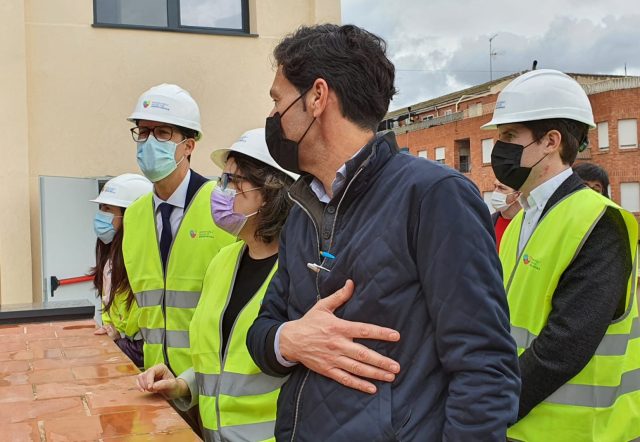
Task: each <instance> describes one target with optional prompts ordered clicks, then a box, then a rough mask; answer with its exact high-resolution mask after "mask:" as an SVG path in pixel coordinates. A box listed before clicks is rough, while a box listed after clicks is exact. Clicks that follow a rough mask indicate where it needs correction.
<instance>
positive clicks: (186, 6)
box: [93, 0, 249, 35]
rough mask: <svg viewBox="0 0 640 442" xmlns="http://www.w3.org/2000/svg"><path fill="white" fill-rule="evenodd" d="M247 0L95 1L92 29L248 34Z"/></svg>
mask: <svg viewBox="0 0 640 442" xmlns="http://www.w3.org/2000/svg"><path fill="white" fill-rule="evenodd" d="M248 10H249V8H248V0H94V1H93V23H94V25H95V26H105V27H121V28H140V29H157V30H167V31H180V32H199V33H215V34H237V35H246V34H248V33H249V16H248Z"/></svg>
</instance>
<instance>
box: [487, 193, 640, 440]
mask: <svg viewBox="0 0 640 442" xmlns="http://www.w3.org/2000/svg"><path fill="white" fill-rule="evenodd" d="M608 208H614V209H616V210H619V212H620V214H621V215H622V218H623V220H624V223H625V225H626V227H627V233H628V244H629V248H630V251H631V256H632V272H631V275H629V280H628V281H627V291H626V294H625V295H626V308H625V312H624V314H623V315H622V316H621V317H620V318H618V319H616V320H615V321H613V322H612V323H611V324H610V325H609V327H608V328H607V331H606V334H605V336H604V337H603V339H602V341H601V342H600V344H599V346H598V348H597V350H596V351H595V353H594V355H593V356H592V358H591V360H590V361H589V362H588V363H587V365H586V366H585V367H584V368H583V369H582V371H580V373H578V374H577V375H576V376H575V377H574V378H573V379H571V380H570V381H569V382H567V383H566V384H564V385H563V386H561V387H560V388H558V390H556V391H555V392H554V393H553V394H551V395H550V396H549V397H547V398H546V399H545V400H544V401H543V402H541V403H540V404H538V406H536V407H534V408H533V410H531V412H530V413H529V414H528V415H527V416H525V417H524V418H523V419H521V420H520V421H519V422H517V423H516V424H515V425H513V426H512V427H511V428H509V430H508V432H507V434H508V436H509V438H513V439H515V440H526V441H532V442H535V441H547V440H553V441H560V442H563V441H572V442H573V441H582V440H585V441H587V440H588V441H591V440H598V441H618V440H632V439H635V438H638V437H640V322H639V319H638V306H637V299H636V290H637V287H636V278H637V274H636V266H637V261H636V256H637V241H638V224H637V222H636V220H635V218H634V217H633V215H631V214H630V213H628V212H626V211H624V210H623V209H621V208H620V207H618V206H617V205H615V204H614V203H613V202H611V201H610V200H608V199H606V198H604V197H602V196H601V195H599V194H598V193H596V192H593V191H592V190H590V189H583V190H578V191H576V192H574V193H572V194H570V195H568V196H567V197H565V198H564V199H563V200H561V201H560V202H558V203H557V204H556V205H554V206H553V207H552V208H551V209H549V210H548V211H547V213H546V214H545V215H544V217H543V218H542V219H541V220H540V221H539V222H538V225H537V226H536V228H535V230H534V232H533V234H532V235H531V238H530V239H529V241H528V242H527V244H526V245H525V247H524V249H523V250H522V251H521V253H518V242H519V238H520V231H521V227H522V222H523V212H520V213H519V214H518V215H517V216H516V217H515V218H514V219H513V220H512V222H511V223H510V224H509V227H507V230H506V232H505V234H504V236H503V238H502V241H501V244H500V260H501V262H502V266H503V269H504V277H505V288H506V291H507V299H508V302H509V308H510V313H511V335H512V337H513V338H514V340H515V341H516V344H517V346H518V353H519V354H521V353H522V352H523V351H525V350H526V349H527V348H529V347H530V346H531V345H532V343H533V342H534V341H535V339H536V338H537V336H538V335H540V333H541V332H542V330H543V329H544V327H545V326H546V325H547V318H548V316H549V313H550V312H551V309H552V302H553V295H554V293H555V290H556V288H557V286H558V282H559V281H560V278H561V277H562V275H563V273H564V271H565V270H566V269H567V267H568V266H569V265H571V263H572V262H573V260H574V259H575V257H576V256H577V255H578V253H579V252H580V250H581V248H582V246H583V245H584V243H585V241H586V240H587V238H588V237H589V235H590V233H591V231H592V230H593V228H594V227H595V225H596V224H597V223H598V222H599V220H600V219H601V217H602V216H603V215H604V214H605V212H606V210H607V209H608ZM593 277H594V278H597V277H598V275H597V274H594V275H593ZM603 295H606V294H603Z"/></svg>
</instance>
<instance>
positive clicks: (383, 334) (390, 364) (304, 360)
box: [279, 280, 400, 394]
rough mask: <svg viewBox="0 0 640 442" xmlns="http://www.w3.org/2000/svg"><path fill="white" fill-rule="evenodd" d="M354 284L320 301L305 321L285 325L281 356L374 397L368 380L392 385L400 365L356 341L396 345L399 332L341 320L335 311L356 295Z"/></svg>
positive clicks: (281, 335) (373, 391)
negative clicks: (370, 340)
mask: <svg viewBox="0 0 640 442" xmlns="http://www.w3.org/2000/svg"><path fill="white" fill-rule="evenodd" d="M353 290H354V284H353V281H351V280H347V282H346V283H345V285H344V287H342V288H341V289H340V290H338V291H336V292H335V293H333V294H332V295H330V296H327V297H326V298H323V299H321V300H320V301H318V302H317V303H316V305H314V306H313V308H311V310H309V311H308V312H307V313H306V314H305V315H304V316H303V317H302V318H300V319H298V320H295V321H290V322H287V323H285V325H284V326H283V327H282V330H281V331H280V341H279V348H280V353H281V354H282V356H283V357H284V358H285V359H287V360H289V361H292V362H299V363H301V364H304V365H305V366H306V367H307V368H309V369H310V370H313V371H315V372H316V373H319V374H321V375H323V376H326V377H328V378H331V379H333V380H335V381H336V382H339V383H341V384H342V385H344V386H346V387H350V388H353V389H355V390H360V391H363V392H365V393H370V394H373V393H375V392H376V387H375V385H374V384H372V383H371V382H369V381H367V380H365V378H368V379H376V380H379V381H386V382H393V381H394V380H395V377H396V374H398V373H399V372H400V364H398V363H397V362H396V361H394V360H393V359H390V358H387V357H385V356H382V355H381V354H379V353H377V352H375V351H373V350H371V349H370V348H368V347H366V346H364V345H362V344H359V343H357V342H353V340H354V339H376V340H380V341H389V342H397V341H399V340H400V333H398V332H397V331H396V330H393V329H390V328H386V327H379V326H377V325H373V324H367V323H363V322H352V321H347V320H344V319H340V318H338V317H336V316H335V315H334V311H335V310H336V309H337V308H338V307H340V306H341V305H343V304H344V303H345V302H347V301H348V300H349V299H350V298H351V296H352V295H353Z"/></svg>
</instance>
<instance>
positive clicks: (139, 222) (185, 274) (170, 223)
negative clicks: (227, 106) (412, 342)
mask: <svg viewBox="0 0 640 442" xmlns="http://www.w3.org/2000/svg"><path fill="white" fill-rule="evenodd" d="M128 120H129V121H131V122H133V123H134V124H135V127H133V128H132V129H131V134H132V135H133V140H134V141H135V142H136V143H137V158H138V165H139V166H140V169H141V170H142V172H143V173H144V175H145V176H146V177H147V178H149V180H151V181H152V182H153V192H152V193H149V194H147V195H145V196H143V197H142V198H140V199H139V200H138V201H136V203H135V204H133V205H131V207H129V209H128V210H127V212H126V215H125V218H124V224H125V226H126V229H125V232H126V234H125V237H124V243H123V250H124V258H125V265H126V267H127V272H128V274H129V280H130V283H131V288H132V290H133V292H134V294H135V297H136V301H137V303H138V305H139V307H140V320H139V325H140V330H141V332H142V336H143V338H144V341H145V344H144V366H145V368H148V367H151V366H152V365H155V364H159V363H163V364H166V365H167V366H168V367H169V368H170V369H171V370H172V371H173V372H174V373H175V374H180V373H182V371H184V370H185V369H186V368H188V367H190V366H191V358H190V356H189V323H190V322H191V317H192V316H193V312H194V311H195V308H196V306H197V305H198V300H199V299H200V292H201V289H202V279H203V277H204V273H205V270H206V268H207V265H208V264H209V262H210V261H211V259H212V258H213V257H214V256H215V255H216V253H217V252H218V250H220V249H221V248H222V247H224V246H226V245H228V244H231V243H232V242H233V241H234V240H235V238H233V236H231V235H229V234H228V233H226V232H224V231H223V230H221V229H219V228H218V227H216V225H215V224H214V223H213V220H212V219H211V216H210V200H211V192H212V190H213V188H214V186H215V183H214V182H212V181H208V180H207V179H206V178H204V177H203V176H201V175H199V174H197V173H196V172H194V171H193V170H191V169H190V155H191V154H192V153H193V150H194V149H195V147H196V141H197V140H199V139H200V137H201V127H200V111H199V108H198V105H197V103H196V102H195V100H194V99H193V98H192V97H191V95H190V94H189V93H188V92H187V91H185V90H184V89H182V88H180V87H179V86H176V85H173V84H161V85H159V86H155V87H152V88H151V89H149V90H148V91H146V92H144V93H143V94H142V95H141V96H140V98H139V99H138V102H137V104H136V106H135V109H134V111H133V113H132V114H131V116H130V117H129V118H128Z"/></svg>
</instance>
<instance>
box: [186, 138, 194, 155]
mask: <svg viewBox="0 0 640 442" xmlns="http://www.w3.org/2000/svg"><path fill="white" fill-rule="evenodd" d="M183 144H184V154H185V155H186V156H189V155H191V154H192V153H193V151H194V150H195V148H196V141H195V140H194V139H193V138H188V139H187V140H186V141H185V142H184V143H183Z"/></svg>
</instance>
